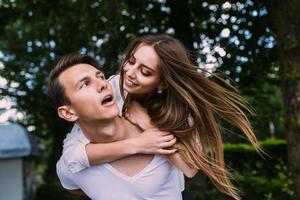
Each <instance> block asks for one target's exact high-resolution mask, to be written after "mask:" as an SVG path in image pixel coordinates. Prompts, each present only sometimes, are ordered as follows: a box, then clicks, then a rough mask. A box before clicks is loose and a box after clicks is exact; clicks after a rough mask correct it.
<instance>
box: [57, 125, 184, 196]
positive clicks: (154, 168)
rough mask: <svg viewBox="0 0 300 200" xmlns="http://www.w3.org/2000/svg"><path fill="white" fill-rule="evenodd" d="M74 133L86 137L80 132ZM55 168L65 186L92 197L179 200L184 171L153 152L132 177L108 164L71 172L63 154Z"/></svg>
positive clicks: (182, 188)
mask: <svg viewBox="0 0 300 200" xmlns="http://www.w3.org/2000/svg"><path fill="white" fill-rule="evenodd" d="M75 128H76V129H77V130H78V128H79V126H78V125H77V124H76V125H75ZM79 130H80V128H79ZM75 136H76V137H77V139H80V138H81V139H82V140H87V138H86V137H85V135H84V134H83V133H82V132H81V131H78V132H76V135H75ZM56 171H57V175H58V177H59V179H60V182H61V184H62V185H63V187H64V188H65V189H68V190H75V189H79V188H80V189H81V190H83V192H84V193H85V194H86V195H87V196H89V197H90V198H91V199H93V200H120V199H125V200H127V199H128V200H181V199H182V195H181V192H182V191H183V190H184V177H183V173H182V172H181V171H180V170H178V169H177V168H176V167H175V166H173V165H172V164H170V163H169V161H168V160H167V159H166V158H164V157H163V156H161V155H155V156H154V157H153V159H152V161H151V162H150V163H149V164H148V165H147V166H146V167H145V168H144V169H143V170H141V171H140V172H138V173H137V174H136V175H134V176H132V177H129V176H126V175H124V174H122V173H121V172H119V171H118V170H116V169H115V168H113V167H112V166H111V165H110V164H108V163H105V164H100V165H96V166H91V167H89V168H85V169H82V170H80V171H78V172H76V173H72V172H71V171H70V170H69V167H68V166H67V164H66V163H65V162H64V160H63V159H62V157H61V158H60V160H59V161H58V162H57V164H56Z"/></svg>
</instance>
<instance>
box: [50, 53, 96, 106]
mask: <svg viewBox="0 0 300 200" xmlns="http://www.w3.org/2000/svg"><path fill="white" fill-rule="evenodd" d="M77 64H89V65H91V66H93V67H95V68H97V69H99V70H100V69H101V68H100V65H99V64H98V63H97V61H96V60H95V59H93V58H92V57H90V56H87V55H82V54H76V53H73V54H68V55H65V56H63V57H61V59H60V60H59V61H58V63H57V64H56V66H55V67H54V68H53V69H52V70H51V72H50V75H49V79H48V86H47V90H46V94H47V96H48V98H49V100H50V101H51V103H52V105H53V106H54V108H55V109H57V108H58V107H60V106H63V105H68V104H70V99H69V98H68V96H67V95H66V94H65V88H64V87H63V85H61V83H60V82H59V80H58V77H59V75H60V74H61V73H62V72H63V71H65V70H66V69H68V68H70V67H72V66H74V65H77Z"/></svg>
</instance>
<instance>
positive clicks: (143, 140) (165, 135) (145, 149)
mask: <svg viewBox="0 0 300 200" xmlns="http://www.w3.org/2000/svg"><path fill="white" fill-rule="evenodd" d="M134 140H135V141H136V142H135V145H133V146H132V147H136V149H137V152H136V153H143V154H156V153H157V154H165V155H167V154H173V153H175V152H176V151H177V149H175V148H174V147H172V146H173V145H174V144H175V143H176V141H177V139H176V137H175V136H174V135H172V134H170V133H169V132H165V131H160V130H159V129H157V128H154V129H147V130H145V131H144V132H143V133H142V134H141V135H140V136H139V137H136V138H134Z"/></svg>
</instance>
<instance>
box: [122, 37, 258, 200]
mask: <svg viewBox="0 0 300 200" xmlns="http://www.w3.org/2000/svg"><path fill="white" fill-rule="evenodd" d="M121 66H122V69H121V73H120V75H121V78H120V88H121V91H122V92H123V91H124V90H125V91H127V92H128V95H127V97H126V100H125V109H126V107H129V106H130V104H131V103H132V101H138V102H139V103H140V104H141V105H142V106H143V107H144V108H145V109H147V112H148V114H149V116H150V118H151V121H152V123H153V125H154V126H155V127H158V128H159V129H161V130H164V131H170V132H172V133H173V134H174V135H175V136H176V137H177V138H178V140H177V144H176V147H177V148H178V149H179V151H178V153H179V155H180V157H181V158H182V159H183V160H184V161H185V162H186V163H187V164H188V166H189V167H190V168H193V169H198V170H202V171H203V172H204V173H205V174H206V175H207V176H208V177H209V178H210V180H211V181H212V182H213V183H214V184H215V186H216V187H217V188H218V189H219V190H220V191H221V192H223V193H225V194H227V195H229V196H231V197H233V198H234V199H240V197H239V195H238V193H237V189H236V188H235V187H234V186H233V185H232V183H231V182H230V178H229V177H230V175H229V172H228V170H227V169H226V168H225V164H224V157H223V148H222V138H221V131H220V126H219V124H218V122H217V119H216V117H217V116H220V117H222V118H223V119H225V120H226V121H227V122H229V123H231V124H233V125H235V126H236V127H238V128H239V129H240V130H241V131H242V132H243V133H244V134H245V136H246V137H247V138H248V140H249V141H250V143H251V144H252V145H253V147H254V148H255V149H256V150H257V151H258V152H259V151H260V148H259V146H258V144H257V140H256V137H255V135H254V133H253V130H252V128H251V125H250V123H249V121H248V119H247V117H246V114H245V113H244V111H246V112H250V113H252V111H251V109H249V107H248V106H247V105H246V104H245V103H244V102H243V100H242V98H241V97H240V96H239V95H238V94H236V93H235V92H232V91H229V90H228V89H226V88H224V87H221V86H220V85H218V84H216V83H215V82H213V81H211V80H210V79H208V78H207V77H206V74H207V72H206V71H205V70H201V71H199V68H198V67H197V66H195V65H193V64H192V62H191V60H190V58H189V55H188V53H187V50H186V49H185V48H184V46H183V45H182V44H181V43H180V42H179V41H178V40H176V39H174V38H172V37H170V36H166V35H148V36H143V37H140V38H137V39H135V40H134V41H133V42H132V43H131V44H130V45H129V46H128V48H127V51H126V54H125V58H124V61H123V63H122V65H121ZM211 76H213V77H215V78H217V79H218V80H221V81H223V82H224V83H225V81H224V80H223V79H221V78H220V77H218V76H216V75H214V74H211ZM231 88H232V87H231ZM232 89H234V88H232ZM123 96H124V95H123ZM243 110H244V111H243ZM139 119H140V117H136V118H135V119H134V120H135V121H138V120H139Z"/></svg>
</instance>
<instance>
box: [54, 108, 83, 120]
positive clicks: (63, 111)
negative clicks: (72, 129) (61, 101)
mask: <svg viewBox="0 0 300 200" xmlns="http://www.w3.org/2000/svg"><path fill="white" fill-rule="evenodd" d="M57 113H58V116H59V117H60V118H62V119H64V120H67V121H69V122H75V121H76V120H77V119H78V116H77V115H76V112H75V111H74V110H73V109H72V108H70V107H69V106H66V105H64V106H60V107H59V108H57Z"/></svg>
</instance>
